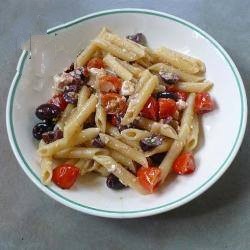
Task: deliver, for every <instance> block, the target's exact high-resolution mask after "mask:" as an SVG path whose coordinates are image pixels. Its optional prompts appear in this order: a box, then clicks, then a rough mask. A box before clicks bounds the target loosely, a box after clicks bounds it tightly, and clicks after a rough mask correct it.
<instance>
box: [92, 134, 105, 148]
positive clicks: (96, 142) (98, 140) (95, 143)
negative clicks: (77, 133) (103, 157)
mask: <svg viewBox="0 0 250 250" xmlns="http://www.w3.org/2000/svg"><path fill="white" fill-rule="evenodd" d="M92 146H94V147H96V148H104V146H105V144H104V143H103V142H102V140H101V138H100V136H99V135H98V136H97V137H96V138H95V139H94V140H93V141H92Z"/></svg>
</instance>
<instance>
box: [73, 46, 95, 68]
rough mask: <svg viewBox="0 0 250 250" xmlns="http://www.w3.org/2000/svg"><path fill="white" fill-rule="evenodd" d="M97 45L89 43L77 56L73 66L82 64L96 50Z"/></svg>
mask: <svg viewBox="0 0 250 250" xmlns="http://www.w3.org/2000/svg"><path fill="white" fill-rule="evenodd" d="M96 50H97V46H96V45H95V44H94V43H90V45H89V46H87V48H85V49H84V50H83V51H82V52H81V53H80V55H79V56H77V58H76V61H75V68H77V67H81V66H84V65H85V64H86V63H87V62H88V61H89V59H90V58H91V57H92V55H93V54H94V53H95V52H96Z"/></svg>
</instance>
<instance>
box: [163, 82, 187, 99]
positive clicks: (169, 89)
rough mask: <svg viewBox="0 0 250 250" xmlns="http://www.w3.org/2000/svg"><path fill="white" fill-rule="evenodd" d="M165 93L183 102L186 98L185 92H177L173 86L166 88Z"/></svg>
mask: <svg viewBox="0 0 250 250" xmlns="http://www.w3.org/2000/svg"><path fill="white" fill-rule="evenodd" d="M166 91H168V92H173V93H175V94H176V95H177V97H178V99H181V100H183V101H186V100H187V98H188V93H187V92H185V91H181V90H179V89H178V88H176V87H175V86H174V85H168V86H166Z"/></svg>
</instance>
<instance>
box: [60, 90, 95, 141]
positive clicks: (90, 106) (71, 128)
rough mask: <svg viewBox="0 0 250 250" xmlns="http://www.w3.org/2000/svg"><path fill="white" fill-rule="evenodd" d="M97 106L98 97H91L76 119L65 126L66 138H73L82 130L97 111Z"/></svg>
mask: <svg viewBox="0 0 250 250" xmlns="http://www.w3.org/2000/svg"><path fill="white" fill-rule="evenodd" d="M96 104H97V97H96V96H95V95H91V96H90V98H89V99H88V100H87V101H86V103H85V104H84V106H83V107H82V108H81V110H80V111H79V112H77V114H76V115H75V116H74V118H73V119H72V120H71V121H70V122H69V123H68V124H67V125H66V126H65V128H64V136H65V137H66V138H67V137H71V136H72V135H74V134H75V133H76V132H78V131H79V130H80V127H81V125H82V124H83V123H84V122H85V121H86V120H87V119H88V117H89V116H90V115H91V114H92V113H93V112H94V111H95V108H96Z"/></svg>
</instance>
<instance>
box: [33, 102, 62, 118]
mask: <svg viewBox="0 0 250 250" xmlns="http://www.w3.org/2000/svg"><path fill="white" fill-rule="evenodd" d="M60 114H61V110H60V108H59V107H58V106H56V105H54V104H50V103H45V104H42V105H40V106H39V107H38V108H37V109H36V116H37V117H38V118H39V119H40V120H46V121H49V120H53V119H57V118H58V117H59V116H60Z"/></svg>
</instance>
